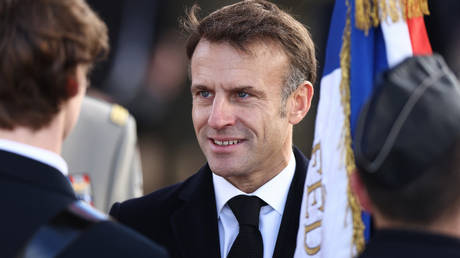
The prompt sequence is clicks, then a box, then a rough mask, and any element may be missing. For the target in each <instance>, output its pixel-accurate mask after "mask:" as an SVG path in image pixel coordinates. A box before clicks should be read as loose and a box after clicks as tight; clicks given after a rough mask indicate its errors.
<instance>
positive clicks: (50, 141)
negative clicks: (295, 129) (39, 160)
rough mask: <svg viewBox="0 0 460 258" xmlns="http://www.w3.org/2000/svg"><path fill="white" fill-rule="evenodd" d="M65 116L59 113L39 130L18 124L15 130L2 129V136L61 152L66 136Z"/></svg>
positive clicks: (0, 131)
mask: <svg viewBox="0 0 460 258" xmlns="http://www.w3.org/2000/svg"><path fill="white" fill-rule="evenodd" d="M63 122H64V121H63V116H62V114H59V115H57V116H56V117H55V119H53V120H52V121H51V123H50V124H49V125H47V126H45V127H44V128H42V129H39V130H32V129H30V128H28V127H22V126H16V127H15V128H14V129H13V130H5V129H0V138H3V139H7V140H11V141H15V142H19V143H24V144H28V145H32V146H34V147H39V148H42V149H45V150H49V151H52V152H55V153H56V154H60V153H61V148H62V141H63V138H64V127H63V125H64V123H63Z"/></svg>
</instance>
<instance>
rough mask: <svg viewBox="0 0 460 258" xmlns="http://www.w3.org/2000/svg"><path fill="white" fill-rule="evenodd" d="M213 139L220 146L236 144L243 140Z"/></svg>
mask: <svg viewBox="0 0 460 258" xmlns="http://www.w3.org/2000/svg"><path fill="white" fill-rule="evenodd" d="M211 141H212V142H213V143H214V144H215V145H218V146H229V145H235V144H238V143H240V142H241V140H225V141H219V140H215V139H211Z"/></svg>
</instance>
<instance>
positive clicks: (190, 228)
mask: <svg viewBox="0 0 460 258" xmlns="http://www.w3.org/2000/svg"><path fill="white" fill-rule="evenodd" d="M211 173H212V172H211V170H210V169H209V167H208V165H206V166H204V167H203V168H201V170H200V171H199V172H198V174H197V175H196V177H195V178H193V180H191V181H190V182H189V183H188V184H187V185H185V186H184V189H183V190H182V191H181V193H180V194H179V198H180V199H181V200H182V201H183V205H182V206H180V207H179V208H178V209H177V210H176V212H174V214H173V215H172V217H171V223H172V228H173V232H174V237H175V238H176V239H177V240H178V242H177V245H178V247H179V249H180V250H181V256H182V257H200V258H206V257H209V258H216V257H220V247H219V246H220V243H219V233H218V226H217V223H218V221H217V212H216V201H215V196H214V187H213V185H212V175H211Z"/></svg>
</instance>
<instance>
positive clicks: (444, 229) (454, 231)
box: [375, 209, 460, 238]
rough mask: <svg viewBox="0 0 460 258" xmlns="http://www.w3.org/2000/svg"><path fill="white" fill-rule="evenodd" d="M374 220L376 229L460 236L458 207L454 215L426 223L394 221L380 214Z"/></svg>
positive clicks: (440, 217)
mask: <svg viewBox="0 0 460 258" xmlns="http://www.w3.org/2000/svg"><path fill="white" fill-rule="evenodd" d="M375 222H376V227H377V228H378V229H406V230H417V231H425V232H431V233H435V234H440V235H447V236H451V237H455V238H460V209H459V212H457V213H456V214H455V215H444V216H439V217H438V218H436V220H435V221H434V222H432V223H426V224H416V223H411V222H406V221H395V220H390V219H387V218H384V217H382V216H375Z"/></svg>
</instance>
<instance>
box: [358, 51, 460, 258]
mask: <svg viewBox="0 0 460 258" xmlns="http://www.w3.org/2000/svg"><path fill="white" fill-rule="evenodd" d="M355 155H356V163H357V170H358V171H357V172H355V173H354V174H353V176H352V180H351V185H352V188H353V189H354V192H355V193H356V194H357V196H358V198H359V200H360V203H361V205H362V206H363V207H364V208H365V209H366V210H368V211H370V212H371V213H372V215H373V218H374V219H375V227H376V232H375V234H374V236H373V237H372V238H371V240H370V242H369V243H368V245H367V246H366V249H365V250H364V252H363V254H361V256H360V257H460V187H459V185H460V84H459V83H458V81H457V80H456V78H455V76H454V75H453V73H452V72H451V71H450V70H449V68H448V67H447V65H446V64H445V63H444V61H443V59H442V58H441V57H440V56H437V55H434V56H420V57H412V58H408V59H406V60H405V61H404V62H403V63H402V64H400V65H398V66H396V67H394V68H393V69H390V70H389V71H387V72H385V73H384V74H383V76H382V78H381V80H380V81H378V83H377V85H376V90H375V93H374V95H373V96H372V97H371V99H370V101H369V103H368V104H367V106H366V108H364V109H363V111H362V113H361V116H360V120H359V123H358V127H357V130H356V138H355Z"/></svg>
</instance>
